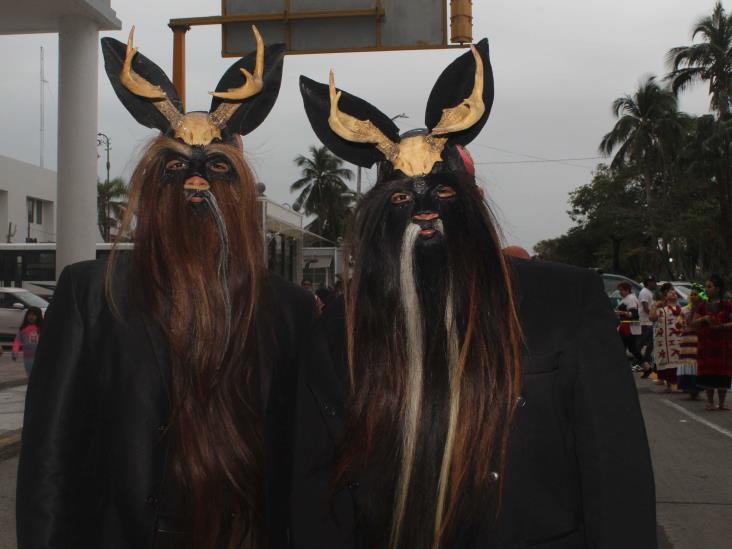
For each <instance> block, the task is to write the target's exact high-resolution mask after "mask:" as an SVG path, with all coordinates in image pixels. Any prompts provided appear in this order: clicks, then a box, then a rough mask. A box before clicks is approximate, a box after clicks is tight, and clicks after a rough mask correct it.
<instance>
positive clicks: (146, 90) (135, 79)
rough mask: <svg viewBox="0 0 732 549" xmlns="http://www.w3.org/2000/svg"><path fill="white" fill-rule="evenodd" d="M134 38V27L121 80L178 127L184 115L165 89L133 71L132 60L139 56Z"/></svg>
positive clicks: (129, 39)
mask: <svg viewBox="0 0 732 549" xmlns="http://www.w3.org/2000/svg"><path fill="white" fill-rule="evenodd" d="M134 38H135V27H134V25H133V26H132V29H130V35H129V37H128V38H127V51H126V53H125V62H124V64H123V65H122V72H120V75H119V80H120V82H121V83H122V85H123V86H124V87H125V88H127V89H128V90H130V91H131V92H132V93H134V94H135V95H138V96H140V97H145V98H146V99H150V100H151V102H152V104H153V105H154V106H155V108H156V109H158V110H159V111H160V113H161V114H162V115H163V116H164V117H165V118H166V119H167V120H168V121H169V122H170V123H171V125H172V126H173V127H176V126H177V125H178V123H179V122H180V120H181V118H182V117H183V115H182V114H181V113H180V111H179V110H178V109H177V108H176V107H175V105H173V103H171V101H170V99H169V98H168V96H167V94H166V93H165V91H164V90H163V88H161V87H160V86H155V85H154V84H151V83H150V82H148V81H147V80H145V79H144V78H143V77H142V76H140V75H139V74H137V73H136V72H135V71H134V70H133V69H132V60H133V59H134V57H135V55H136V54H137V48H135V47H133V46H132V43H133V40H134Z"/></svg>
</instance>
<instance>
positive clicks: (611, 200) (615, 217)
mask: <svg viewBox="0 0 732 549" xmlns="http://www.w3.org/2000/svg"><path fill="white" fill-rule="evenodd" d="M569 197H570V198H569V202H570V205H571V206H572V209H571V210H570V211H569V216H570V218H571V219H572V221H574V222H575V223H577V224H578V225H579V227H580V228H581V229H583V230H585V231H586V232H587V233H588V234H590V235H592V237H593V238H594V239H595V240H596V241H597V242H598V243H599V244H600V246H601V248H600V250H598V252H602V250H603V249H604V248H607V247H608V246H609V249H610V254H611V257H612V262H611V266H610V269H611V270H612V271H613V272H615V273H621V272H624V269H623V266H622V263H623V262H622V261H621V246H622V244H623V243H624V242H628V241H635V242H639V241H642V240H643V239H644V238H645V235H646V234H647V230H646V227H645V226H644V225H645V224H644V220H643V218H642V216H641V212H642V211H643V192H642V185H641V183H640V182H639V178H638V177H637V176H636V172H635V170H631V169H625V168H623V167H621V168H616V169H613V168H608V167H607V166H605V165H604V164H600V165H599V166H598V167H597V171H596V172H595V174H594V176H593V178H592V182H591V183H589V184H587V185H583V186H582V187H579V188H578V189H576V190H575V191H573V192H571V193H570V195H569ZM603 245H604V246H603ZM600 256H601V254H598V253H596V257H595V265H597V266H602V267H605V265H603V261H602V260H601V257H600ZM626 272H627V271H626Z"/></svg>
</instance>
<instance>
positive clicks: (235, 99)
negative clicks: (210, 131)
mask: <svg viewBox="0 0 732 549" xmlns="http://www.w3.org/2000/svg"><path fill="white" fill-rule="evenodd" d="M252 32H253V33H254V39H255V40H256V41H257V57H256V63H255V65H254V75H252V73H250V72H249V71H248V70H246V69H239V70H241V73H242V74H243V75H244V84H243V85H241V86H240V87H238V88H229V90H228V91H225V92H209V94H211V95H213V96H214V97H220V98H221V99H229V100H230V101H231V102H222V103H221V104H220V105H219V106H218V107H216V110H215V111H214V112H212V113H211V114H209V115H208V117H209V120H211V123H212V124H213V125H214V126H216V127H217V128H223V127H224V126H226V123H227V122H228V121H229V119H230V118H231V117H232V116H233V114H234V113H235V112H236V110H237V109H238V108H239V106H240V105H241V102H242V101H244V100H245V99H248V98H249V97H252V96H253V95H257V94H258V93H259V92H261V91H262V88H263V87H264V82H263V80H262V77H263V76H264V41H263V40H262V36H261V35H260V34H259V31H258V30H257V27H255V26H254V25H252Z"/></svg>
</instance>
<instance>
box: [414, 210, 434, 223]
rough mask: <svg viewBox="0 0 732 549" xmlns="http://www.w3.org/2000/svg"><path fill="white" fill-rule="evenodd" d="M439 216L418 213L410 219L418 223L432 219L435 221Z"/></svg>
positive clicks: (432, 213)
mask: <svg viewBox="0 0 732 549" xmlns="http://www.w3.org/2000/svg"><path fill="white" fill-rule="evenodd" d="M438 217H440V216H439V214H438V213H437V212H419V213H416V214H414V215H413V216H412V219H416V220H418V221H432V220H433V219H437V218H438Z"/></svg>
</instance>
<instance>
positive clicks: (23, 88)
mask: <svg viewBox="0 0 732 549" xmlns="http://www.w3.org/2000/svg"><path fill="white" fill-rule="evenodd" d="M473 4H474V5H473V11H474V30H473V36H474V38H475V39H476V40H478V39H480V38H482V37H483V36H487V37H488V39H489V40H490V44H491V58H492V63H493V66H494V73H495V80H496V100H495V103H494V106H493V112H492V114H491V119H490V120H489V122H488V124H487V125H486V127H485V129H484V130H483V132H482V133H481V135H480V136H479V137H478V138H477V139H476V140H475V141H474V142H473V144H472V145H471V146H470V147H469V148H470V150H471V152H472V154H473V157H474V158H475V161H476V162H477V163H478V164H479V166H478V174H479V177H480V178H481V180H482V181H483V183H484V186H485V188H486V190H487V193H488V195H489V196H490V197H491V201H492V203H493V204H494V207H495V209H496V210H497V213H498V216H499V219H500V221H501V223H502V225H503V228H504V233H505V235H506V240H507V242H508V243H511V244H519V245H522V246H525V247H527V248H531V246H533V245H534V244H535V243H536V242H537V241H538V240H541V239H543V238H548V237H553V236H558V235H559V234H561V233H562V232H563V231H565V230H566V229H567V228H568V227H569V226H570V225H571V222H570V220H569V218H568V217H567V215H566V210H567V193H568V192H569V191H571V190H573V189H574V188H576V187H578V186H579V185H582V184H584V183H587V182H588V181H589V179H590V177H591V171H592V168H593V167H594V166H595V165H596V164H597V162H598V161H597V160H589V161H585V160H583V161H574V162H571V164H575V165H579V166H585V167H584V168H582V167H576V166H570V165H566V164H556V163H555V164H545V163H526V164H486V163H488V162H508V161H520V160H528V159H529V158H527V157H525V156H520V155H518V154H510V153H507V152H500V151H498V150H496V149H502V150H504V151H512V152H513V153H521V154H524V155H530V156H538V157H543V158H584V157H594V156H597V146H598V144H599V142H600V139H601V137H602V135H603V134H604V133H605V132H607V131H608V130H609V129H610V128H611V127H612V124H613V119H612V117H611V114H610V104H611V103H612V101H613V100H614V99H615V98H616V97H618V96H620V95H623V94H626V93H632V92H633V91H634V89H635V87H636V86H637V84H638V82H639V80H640V79H641V78H642V77H643V76H644V75H646V74H649V73H655V74H660V75H662V74H664V72H665V70H666V68H665V66H664V59H665V54H666V52H667V50H668V49H669V48H671V47H673V46H677V45H683V44H688V43H689V42H690V40H691V37H690V31H691V26H692V24H693V22H694V21H696V19H697V18H698V17H700V16H702V15H705V14H707V13H710V12H711V10H712V6H713V4H714V1H713V0H697V1H695V2H689V1H688V0H634V1H631V0H614V1H613V2H608V1H607V0H553V1H552V2H547V1H545V0H528V1H525V2H512V1H509V0H493V1H491V2H487V1H476V2H474V3H473ZM219 6H220V3H219V1H218V0H210V1H207V2H202V1H200V0H198V1H196V0H156V1H155V2H150V1H148V2H139V1H135V2H132V1H127V2H120V1H118V0H117V1H113V6H112V7H113V8H114V9H115V10H116V12H117V16H118V17H119V18H120V19H121V20H122V22H123V30H122V31H121V32H115V33H103V35H107V36H114V37H115V38H117V39H119V40H122V41H124V40H126V36H127V32H128V31H129V28H130V26H131V25H132V24H135V25H136V27H137V31H136V37H135V38H136V43H137V45H138V46H139V48H140V51H142V52H143V53H144V54H145V55H146V56H148V57H150V58H151V59H153V60H154V61H156V62H157V63H158V64H159V65H160V66H161V67H162V68H163V69H164V70H166V72H168V73H169V74H170V70H171V59H172V33H171V32H170V30H169V29H168V27H167V22H168V20H169V19H170V18H172V17H176V18H177V17H190V16H200V15H213V14H216V13H218V10H219ZM40 46H44V47H45V54H46V78H47V80H48V81H49V84H48V86H47V87H46V167H50V168H52V169H54V168H55V166H56V131H57V121H56V118H57V117H56V107H57V98H58V92H57V89H56V86H57V83H58V79H57V65H58V40H57V37H56V35H27V36H2V37H0V52H2V54H1V55H2V64H1V65H2V68H3V78H2V79H0V117H2V120H3V122H4V131H3V132H2V134H1V135H0V154H3V155H6V156H11V157H14V158H17V159H20V160H24V161H26V162H32V163H36V164H37V163H38V160H39V48H40ZM186 47H187V60H186V61H187V71H188V72H187V101H188V108H189V109H205V110H208V106H209V102H210V97H209V96H208V94H207V92H208V91H210V90H211V89H213V88H214V86H215V85H216V83H217V82H218V80H219V78H220V76H221V74H223V72H224V71H225V70H226V68H227V67H228V66H229V65H230V64H231V63H232V62H233V61H234V60H233V59H222V58H221V57H220V49H221V34H220V30H219V29H218V28H216V27H194V28H193V29H192V30H191V31H190V32H189V33H188V36H187V44H186ZM458 54H459V51H456V50H446V51H443V50H440V51H422V52H391V53H360V54H337V55H308V56H305V55H297V56H288V57H287V59H286V60H285V70H284V76H283V82H282V91H281V93H280V97H279V99H278V102H277V104H276V105H275V108H274V110H273V111H272V114H271V115H270V116H269V118H268V119H267V120H266V121H265V123H264V124H262V126H260V127H259V128H258V129H257V130H255V131H254V132H253V133H252V134H250V135H249V136H247V138H246V139H245V148H246V151H247V154H248V156H249V159H250V161H251V163H252V165H253V167H254V169H255V171H256V173H257V175H258V177H259V179H260V180H261V181H263V182H265V183H266V184H267V194H268V195H269V196H270V197H271V198H273V199H274V200H277V201H279V202H287V203H291V202H292V201H293V200H294V195H291V194H290V192H289V184H290V183H291V182H292V181H294V180H295V179H297V177H298V172H297V168H296V167H295V166H294V164H293V163H292V159H293V158H294V157H295V156H296V155H297V154H301V153H304V152H306V150H307V147H308V146H309V145H315V144H319V142H318V141H317V138H316V137H315V135H314V134H313V133H312V131H311V129H310V126H309V124H308V122H307V119H306V117H305V114H304V112H303V110H302V102H301V99H300V96H299V92H298V86H297V79H298V77H299V75H300V74H306V75H308V76H309V77H311V78H314V79H316V80H320V81H327V77H328V69H329V68H331V67H332V68H333V69H335V74H336V81H337V82H338V85H339V87H343V88H344V89H347V90H349V91H351V92H354V93H356V94H357V95H359V96H360V97H362V98H364V99H366V100H368V101H371V102H373V103H374V104H375V105H376V106H377V107H379V108H380V109H381V110H382V111H383V112H385V113H389V114H392V113H393V114H398V113H405V114H407V115H408V116H409V118H408V119H406V120H404V119H402V120H398V121H397V123H398V124H399V125H400V127H401V128H402V129H404V130H406V129H409V128H413V127H420V126H422V125H423V116H424V106H425V103H426V100H427V96H428V94H429V90H430V89H431V87H432V84H433V83H434V81H435V79H436V78H437V76H438V75H439V73H440V72H441V71H442V69H443V68H444V67H445V65H447V64H448V63H449V62H450V61H451V60H452V59H453V58H454V57H455V56H457V55H458ZM99 76H100V78H99V93H100V95H99V130H100V131H102V132H104V133H106V134H107V135H109V136H110V138H111V140H112V153H111V161H112V176H113V177H114V176H118V175H121V176H122V177H125V178H126V177H128V176H129V173H130V171H131V169H132V166H133V165H134V162H135V159H136V157H137V156H138V155H139V151H140V150H141V148H142V147H143V146H144V144H145V142H146V141H147V140H148V139H149V138H151V137H152V136H153V135H154V132H153V131H152V130H148V129H146V128H143V127H141V126H139V125H138V124H137V123H136V122H135V121H134V120H133V119H132V117H131V116H130V115H129V114H128V113H127V111H126V110H125V109H124V108H123V107H122V106H121V104H120V103H119V101H118V100H117V98H116V96H115V95H114V93H113V91H112V89H111V86H110V85H109V83H108V81H107V78H106V75H105V73H104V68H103V65H102V61H101V55H100V61H99ZM681 107H682V108H683V109H685V110H687V111H689V112H693V113H704V112H706V111H707V108H708V99H707V96H706V93H705V90H704V88H703V87H701V86H700V87H699V88H696V89H694V90H693V91H692V92H689V93H686V94H684V96H683V97H682V101H681ZM100 153H101V149H100ZM103 173H104V163H103V160H102V159H100V163H99V174H100V178H101V177H103ZM365 181H366V182H367V185H368V184H369V183H368V182H370V181H373V174H372V173H370V172H366V175H365ZM354 185H355V183H354Z"/></svg>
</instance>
